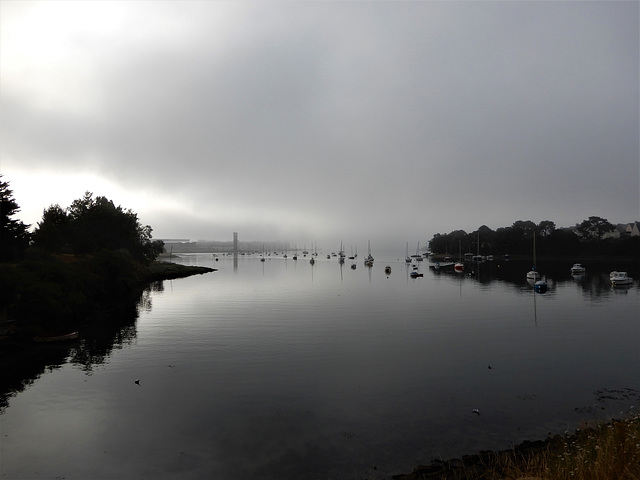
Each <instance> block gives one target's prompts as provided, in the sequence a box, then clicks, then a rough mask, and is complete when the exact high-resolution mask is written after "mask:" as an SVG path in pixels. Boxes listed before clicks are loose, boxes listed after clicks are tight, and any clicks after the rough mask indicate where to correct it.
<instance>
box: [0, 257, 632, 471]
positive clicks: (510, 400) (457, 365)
mask: <svg viewBox="0 0 640 480" xmlns="http://www.w3.org/2000/svg"><path fill="white" fill-rule="evenodd" d="M379 257H383V256H382V255H379ZM177 261H178V262H180V263H185V264H198V265H208V266H214V267H216V268H218V269H219V270H218V271H217V272H214V273H210V274H206V275H200V276H195V277H190V278H186V279H180V280H174V281H165V282H164V283H163V284H162V285H156V286H155V289H154V290H153V291H149V292H147V293H146V294H145V296H144V297H143V299H142V301H141V303H140V306H139V314H138V316H137V318H135V317H133V318H131V319H125V321H123V322H122V325H121V326H120V327H118V328H116V329H111V330H109V329H107V331H90V330H87V331H86V332H83V338H82V339H81V340H80V341H79V342H77V343H76V344H74V345H73V346H72V348H71V351H70V352H69V354H67V352H66V351H63V353H62V355H61V358H60V359H59V361H57V362H53V363H51V364H50V365H49V367H48V368H46V370H45V372H44V373H42V374H41V375H39V376H38V378H37V379H35V380H33V381H32V383H31V384H30V385H29V386H28V387H26V388H25V389H24V390H23V391H20V392H17V393H16V394H15V395H14V396H12V397H11V398H9V405H8V407H7V408H5V409H4V411H3V412H2V415H0V422H1V439H0V441H1V452H0V453H1V467H0V468H1V470H0V473H1V478H11V479H19V478H51V479H53V478H65V479H93V478H108V479H114V478H176V479H189V478H193V479H201V478H211V479H220V480H227V479H229V480H233V479H240V480H242V479H249V478H251V479H256V478H260V479H327V478H331V479H363V478H387V477H388V476H390V475H392V474H396V473H401V472H409V471H411V469H412V468H413V466H414V465H416V464H418V463H426V462H428V461H429V460H431V459H432V458H439V457H442V458H449V457H452V456H460V455H462V454H469V453H475V452H476V451H478V450H484V449H500V448H508V447H510V446H512V445H513V444H515V443H519V442H521V441H523V440H533V439H543V438H545V437H546V436H547V435H548V434H549V433H550V432H551V433H560V432H563V431H565V430H574V429H575V428H576V427H578V426H579V425H580V422H582V421H584V420H591V419H595V418H608V417H610V416H619V415H620V414H621V412H625V411H627V410H628V409H630V408H631V407H632V406H633V407H636V408H640V405H638V402H639V401H640V400H639V398H638V397H639V395H640V354H639V348H638V346H639V342H638V340H639V318H638V317H639V316H638V312H639V311H640V309H639V306H640V301H639V300H640V289H639V288H638V281H637V280H636V281H635V282H634V285H633V286H632V287H631V288H628V289H624V290H613V289H612V288H611V285H610V283H609V281H608V274H609V271H610V270H613V269H626V270H629V272H630V274H632V275H633V276H634V278H636V279H637V278H638V276H639V274H640V272H638V265H637V264H634V265H629V264H627V265H624V264H623V265H617V264H615V263H613V262H603V263H599V264H589V263H588V262H585V266H586V267H587V274H586V275H585V276H584V277H582V278H578V279H574V278H572V277H571V276H570V274H569V267H570V266H571V262H554V263H551V262H548V263H547V265H544V264H543V265H541V266H540V267H541V268H540V270H541V271H542V272H543V273H546V274H547V280H548V282H549V291H548V292H547V293H545V294H535V295H534V293H533V290H532V288H531V286H530V285H528V284H527V283H526V280H525V273H526V271H527V270H528V269H529V265H528V264H527V263H526V262H525V263H522V262H514V261H511V262H504V261H501V260H495V261H493V262H485V263H483V264H482V265H480V266H476V267H471V265H472V264H468V266H467V271H469V270H470V269H471V268H473V269H475V270H476V275H475V276H474V277H469V276H465V275H457V274H454V273H453V272H449V273H447V272H442V273H435V272H433V271H431V270H429V269H428V268H427V266H428V263H427V262H422V264H420V267H419V268H420V271H421V272H422V273H424V277H422V278H416V279H411V278H410V277H409V271H410V269H411V267H407V266H406V265H405V263H404V261H403V260H397V259H395V257H391V256H388V257H387V258H386V259H385V258H378V259H377V260H376V262H375V266H374V267H373V268H371V269H368V268H366V267H364V265H363V263H362V258H360V259H359V260H358V264H357V269H356V270H352V269H351V268H350V264H351V261H350V260H347V261H346V264H345V265H344V266H343V267H342V268H341V267H340V266H339V264H338V262H337V260H336V259H335V258H334V259H331V260H327V259H325V258H319V259H318V261H317V263H316V264H315V265H314V266H313V267H312V266H311V265H310V264H309V261H308V258H302V257H301V258H299V259H298V261H297V262H296V261H294V260H292V259H290V258H289V259H287V260H284V259H282V258H280V257H271V258H269V259H268V260H267V261H265V262H260V260H259V258H257V257H253V258H250V257H242V256H241V257H239V258H238V260H237V261H236V262H235V263H234V260H233V258H231V257H221V258H220V260H219V261H217V262H214V259H213V257H212V255H210V254H202V255H191V256H184V257H182V258H180V259H178V260H177ZM385 265H390V266H391V268H392V273H391V274H390V275H386V274H385V273H384V266H385ZM545 268H546V271H545ZM52 348H56V347H52ZM58 351H59V350H58ZM489 365H491V367H492V368H488V366H489ZM136 379H139V380H140V385H137V384H135V383H134V380H136ZM475 408H477V409H479V411H480V415H476V414H474V413H472V410H473V409H475Z"/></svg>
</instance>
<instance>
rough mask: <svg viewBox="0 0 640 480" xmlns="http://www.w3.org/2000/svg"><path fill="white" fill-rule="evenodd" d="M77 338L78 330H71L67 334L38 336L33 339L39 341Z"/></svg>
mask: <svg viewBox="0 0 640 480" xmlns="http://www.w3.org/2000/svg"><path fill="white" fill-rule="evenodd" d="M76 338H78V332H71V333H67V334H65V335H51V336H36V337H33V341H34V342H38V343H46V342H67V341H69V340H75V339H76Z"/></svg>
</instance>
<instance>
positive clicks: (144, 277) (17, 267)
mask: <svg viewBox="0 0 640 480" xmlns="http://www.w3.org/2000/svg"><path fill="white" fill-rule="evenodd" d="M18 211H19V206H18V203H17V202H16V200H15V199H14V198H13V192H12V191H11V189H10V188H9V184H8V182H6V181H3V180H2V178H1V176H0V219H1V220H2V223H1V225H0V227H1V228H0V242H1V243H0V252H1V254H2V256H1V257H0V338H1V337H7V336H9V335H10V336H13V337H14V338H15V337H30V336H32V335H46V334H56V333H65V332H68V331H69V330H70V329H73V330H75V329H77V328H78V326H80V325H86V324H87V322H88V318H90V317H92V316H95V315H98V316H100V315H102V314H103V313H104V312H108V311H113V310H114V309H116V308H118V305H119V304H120V303H122V302H124V303H127V304H128V303H129V302H130V301H131V300H132V299H135V298H137V297H139V296H140V292H141V290H142V288H143V287H144V286H145V285H146V284H147V283H148V282H149V281H151V280H157V279H163V278H175V277H178V276H184V275H186V274H193V273H203V271H192V270H197V267H193V268H192V269H191V270H189V269H188V267H183V270H180V271H176V270H178V268H177V267H181V266H177V265H176V266H174V265H167V264H159V263H157V262H155V263H154V262H153V261H154V260H155V259H156V258H157V257H158V255H159V254H160V253H162V251H163V249H164V244H163V242H161V241H158V240H155V241H154V240H153V239H152V236H151V232H152V229H151V227H149V226H148V225H146V226H144V225H141V224H140V222H139V220H138V216H137V215H136V214H135V213H134V212H132V211H131V210H127V209H124V208H122V207H120V206H116V205H114V203H113V202H112V201H111V200H108V199H107V198H105V197H96V198H93V195H92V194H91V193H89V192H87V193H85V195H84V196H83V197H82V198H80V199H78V200H75V201H74V202H73V203H72V204H71V205H70V206H69V207H67V208H62V207H60V206H59V205H52V206H50V207H48V208H47V209H45V210H44V212H43V216H42V221H40V222H39V223H38V225H37V227H36V228H35V231H34V232H33V233H32V234H31V233H29V230H28V228H29V225H25V224H24V223H23V222H21V221H19V220H17V219H15V218H14V217H15V215H16V213H17V212H18ZM173 267H176V268H173ZM184 269H186V270H189V272H188V273H187V272H185V271H184ZM208 270H210V269H208Z"/></svg>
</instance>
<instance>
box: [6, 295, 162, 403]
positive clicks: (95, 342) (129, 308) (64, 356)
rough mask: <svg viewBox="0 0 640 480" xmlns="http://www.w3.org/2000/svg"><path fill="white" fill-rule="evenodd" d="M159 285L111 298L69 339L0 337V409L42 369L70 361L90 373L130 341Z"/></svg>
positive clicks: (46, 369) (47, 369)
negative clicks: (48, 340) (126, 297)
mask: <svg viewBox="0 0 640 480" xmlns="http://www.w3.org/2000/svg"><path fill="white" fill-rule="evenodd" d="M163 289H164V285H163V282H154V283H152V284H151V285H149V286H148V287H147V288H146V289H145V290H143V291H141V292H139V294H138V295H137V296H133V298H131V299H129V300H126V301H123V300H122V299H119V298H118V299H114V300H113V302H112V308H111V310H110V311H108V312H98V313H96V314H95V316H94V318H92V319H91V321H90V322H89V323H87V324H86V325H83V326H82V327H81V329H80V336H79V338H78V339H77V340H74V341H71V342H62V343H55V342H53V343H34V342H32V341H30V340H28V339H17V340H14V339H9V340H5V341H3V344H2V349H1V350H0V413H1V412H2V411H4V409H6V408H7V407H8V406H9V400H10V398H11V397H12V396H15V395H16V394H17V393H19V392H21V391H23V390H25V389H26V388H27V387H29V386H30V385H32V384H33V383H34V382H35V381H36V380H37V379H38V378H40V376H41V375H42V374H43V373H47V372H52V371H54V370H57V369H59V368H60V367H61V366H62V365H64V364H66V363H71V364H73V365H75V366H77V367H79V368H80V369H81V370H82V371H83V372H85V373H86V374H88V375H90V374H92V373H93V371H94V369H95V367H96V366H97V365H101V364H104V363H105V362H107V361H108V359H109V357H110V356H111V355H112V352H113V350H114V349H120V348H122V346H123V345H128V344H132V343H133V342H134V340H135V338H136V334H137V331H136V321H137V319H138V315H139V312H140V311H141V310H142V311H144V310H146V311H149V310H151V308H152V303H151V296H152V292H160V291H162V290H163Z"/></svg>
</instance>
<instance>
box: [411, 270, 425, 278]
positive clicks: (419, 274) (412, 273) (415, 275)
mask: <svg viewBox="0 0 640 480" xmlns="http://www.w3.org/2000/svg"><path fill="white" fill-rule="evenodd" d="M409 276H410V277H411V278H418V277H424V274H422V273H418V272H417V271H415V270H414V271H413V272H411V273H410V274H409Z"/></svg>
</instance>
